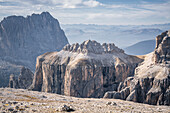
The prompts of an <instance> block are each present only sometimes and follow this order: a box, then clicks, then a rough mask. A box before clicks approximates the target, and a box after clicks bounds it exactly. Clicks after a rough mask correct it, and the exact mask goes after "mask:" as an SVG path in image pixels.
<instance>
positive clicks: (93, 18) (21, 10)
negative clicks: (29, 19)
mask: <svg viewBox="0 0 170 113" xmlns="http://www.w3.org/2000/svg"><path fill="white" fill-rule="evenodd" d="M109 1H110V2H109ZM121 1H122V2H121ZM169 6H170V0H150V2H148V1H146V0H138V2H136V1H134V0H119V1H117V0H108V1H106V0H29V1H28V0H15V1H14V0H0V20H2V19H3V18H4V17H6V16H9V15H23V16H26V15H30V14H32V13H41V12H43V11H48V12H50V13H51V14H52V15H53V16H54V17H55V18H57V19H59V21H60V23H62V24H79V23H83V24H107V25H115V24H116V25H117V24H118V25H127V24H133V25H134V24H159V23H170V15H169V11H170V7H169Z"/></svg>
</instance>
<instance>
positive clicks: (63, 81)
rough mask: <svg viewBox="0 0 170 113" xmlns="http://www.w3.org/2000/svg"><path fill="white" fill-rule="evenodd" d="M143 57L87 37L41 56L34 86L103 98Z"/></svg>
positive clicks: (47, 90)
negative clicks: (126, 52)
mask: <svg viewBox="0 0 170 113" xmlns="http://www.w3.org/2000/svg"><path fill="white" fill-rule="evenodd" d="M141 61H142V60H141V59H139V58H137V57H134V56H129V55H126V54H125V53H124V51H123V50H121V49H119V48H117V47H116V46H115V45H114V44H106V43H104V44H103V45H101V44H100V43H98V42H96V41H91V40H87V41H85V42H83V43H82V44H78V43H77V44H73V45H66V46H65V47H64V48H63V50H62V51H60V52H50V53H46V54H43V55H41V56H39V57H38V58H37V64H36V71H35V74H34V80H33V84H32V86H31V88H30V89H32V90H36V91H44V92H52V93H57V94H63V95H69V96H77V97H103V95H104V93H105V92H106V91H108V90H111V89H115V90H116V89H117V85H118V83H119V82H121V81H123V80H125V79H126V78H127V77H128V76H131V75H133V74H134V69H135V67H136V66H137V64H138V63H139V62H141Z"/></svg>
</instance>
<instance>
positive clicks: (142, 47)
mask: <svg viewBox="0 0 170 113" xmlns="http://www.w3.org/2000/svg"><path fill="white" fill-rule="evenodd" d="M155 43H156V42H155V40H146V41H141V42H138V43H136V44H134V45H131V46H129V47H126V48H124V50H125V53H127V54H130V55H145V54H148V53H150V52H152V51H153V50H154V48H155Z"/></svg>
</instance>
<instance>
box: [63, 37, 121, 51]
mask: <svg viewBox="0 0 170 113" xmlns="http://www.w3.org/2000/svg"><path fill="white" fill-rule="evenodd" d="M63 50H64V51H70V52H78V53H95V54H102V53H113V52H121V53H124V51H123V50H122V49H119V48H118V47H116V46H115V45H114V44H113V43H109V44H106V43H103V44H102V45H101V44H100V43H98V42H96V41H95V40H92V41H91V40H87V41H84V42H83V43H82V44H80V45H79V44H78V43H76V44H72V45H69V44H67V45H66V46H65V47H64V48H63Z"/></svg>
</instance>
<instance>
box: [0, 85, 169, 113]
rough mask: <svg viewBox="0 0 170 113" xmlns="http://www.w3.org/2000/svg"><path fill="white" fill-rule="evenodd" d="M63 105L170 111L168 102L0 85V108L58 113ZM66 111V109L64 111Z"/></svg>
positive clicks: (126, 112)
mask: <svg viewBox="0 0 170 113" xmlns="http://www.w3.org/2000/svg"><path fill="white" fill-rule="evenodd" d="M63 106H66V109H67V108H71V109H73V110H74V111H73V112H75V113H160V112H162V113H169V112H170V107H169V106H153V105H147V104H141V103H134V102H129V101H123V100H119V99H94V98H76V97H69V96H63V95H58V94H51V93H45V92H37V91H28V90H24V89H10V88H0V111H1V112H3V111H4V112H7V113H10V111H12V110H13V111H12V112H14V111H15V112H16V111H17V112H18V113H58V112H61V111H62V110H64V108H63ZM63 112H66V111H63Z"/></svg>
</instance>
